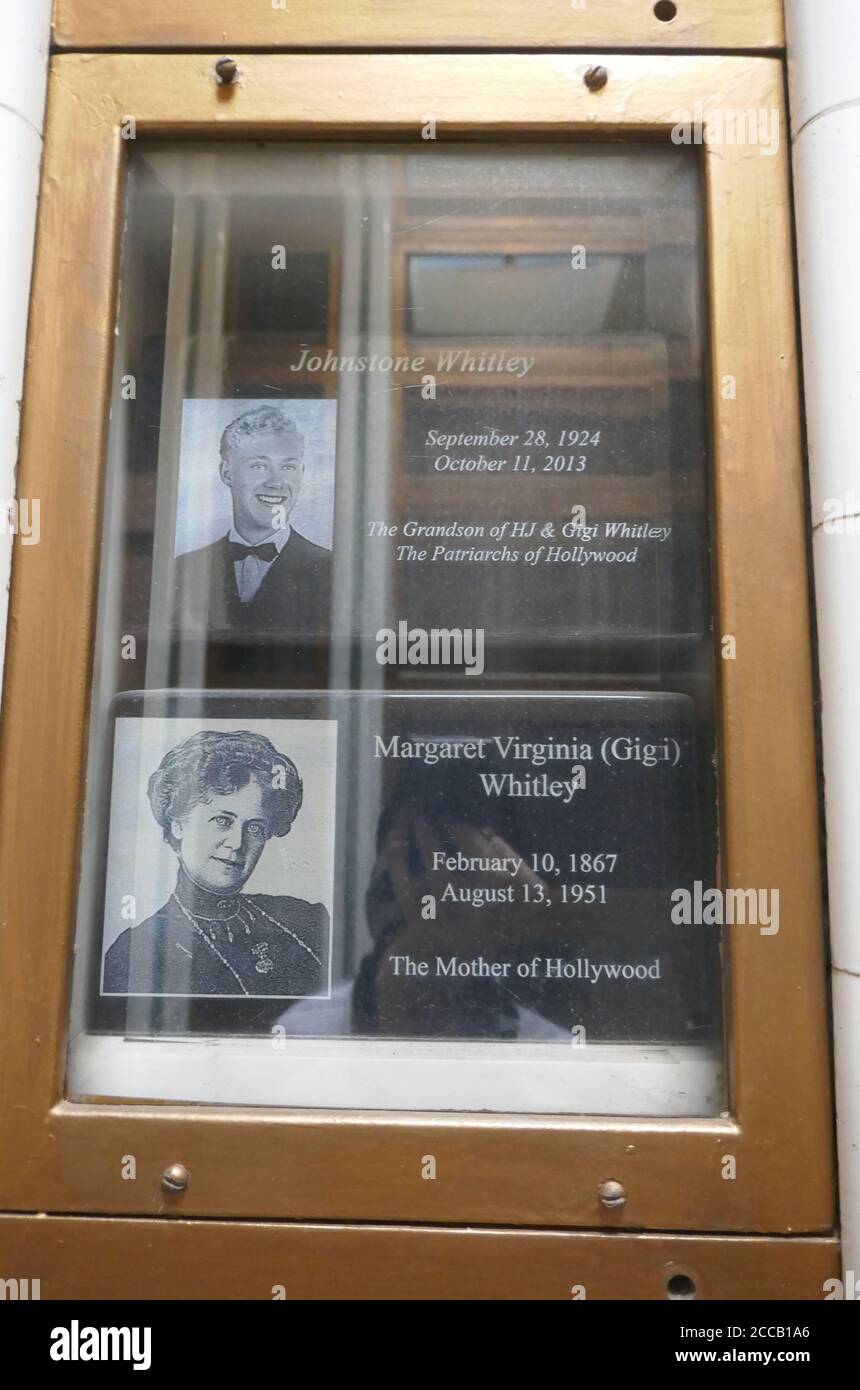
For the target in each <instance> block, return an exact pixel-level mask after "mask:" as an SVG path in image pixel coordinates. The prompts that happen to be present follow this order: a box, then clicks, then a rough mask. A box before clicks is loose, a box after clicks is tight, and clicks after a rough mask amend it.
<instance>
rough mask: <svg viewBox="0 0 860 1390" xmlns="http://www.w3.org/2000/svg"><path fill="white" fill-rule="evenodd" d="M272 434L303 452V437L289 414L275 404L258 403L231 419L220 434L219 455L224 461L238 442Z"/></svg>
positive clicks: (283, 442)
mask: <svg viewBox="0 0 860 1390" xmlns="http://www.w3.org/2000/svg"><path fill="white" fill-rule="evenodd" d="M261 434H268V435H274V436H275V437H276V438H278V439H280V441H281V443H282V444H284V445H286V446H287V447H293V448H296V449H298V451H299V453H300V454H301V453H303V452H304V447H305V437H304V435H303V434H302V432H301V430H300V429H299V427H298V425H297V424H296V422H295V420H292V419H291V418H290V416H289V415H287V414H286V412H285V411H284V410H282V409H281V407H280V406H277V405H258V406H256V407H255V408H254V409H253V410H245V411H243V413H242V414H241V415H237V416H236V418H235V420H231V421H230V423H229V425H228V426H227V428H226V429H225V430H224V432H223V434H222V435H221V444H220V450H221V457H222V459H223V460H224V462H225V463H226V462H227V460H228V459H229V457H230V454H231V453H232V451H233V450H234V449H236V448H237V447H238V446H239V445H240V444H244V443H246V442H247V440H249V439H256V438H257V436H258V435H261Z"/></svg>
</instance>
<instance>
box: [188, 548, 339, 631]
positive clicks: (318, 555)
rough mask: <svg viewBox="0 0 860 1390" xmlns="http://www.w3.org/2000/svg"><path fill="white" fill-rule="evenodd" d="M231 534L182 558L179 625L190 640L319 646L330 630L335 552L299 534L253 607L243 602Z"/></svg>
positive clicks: (270, 573) (273, 566) (271, 570)
mask: <svg viewBox="0 0 860 1390" xmlns="http://www.w3.org/2000/svg"><path fill="white" fill-rule="evenodd" d="M228 547H229V542H228V540H227V537H226V536H223V537H222V538H221V540H219V541H215V543H214V544H213V545H207V546H204V547H203V548H202V549H201V550H192V551H189V552H188V554H186V555H180V556H179V557H178V558H177V560H176V571H175V585H176V587H175V603H174V621H175V623H176V629H177V634H178V635H179V636H184V637H194V636H198V637H199V636H203V635H208V637H209V639H210V640H212V641H216V642H217V641H225V640H230V639H238V640H240V641H241V640H243V639H248V638H265V639H266V640H267V641H269V642H274V643H277V642H278V641H279V640H285V641H286V642H287V643H292V644H304V643H307V644H308V645H310V646H313V645H314V643H315V642H316V643H319V641H320V640H322V641H323V642H324V641H325V639H326V638H327V637H328V633H329V627H330V621H331V620H330V606H329V605H330V597H331V552H330V551H328V550H324V549H323V547H322V546H319V545H314V543H313V541H309V540H307V538H306V537H305V536H303V535H301V534H300V533H299V532H298V531H293V532H292V533H291V535H290V539H289V540H288V541H287V543H286V545H285V546H284V548H283V550H282V551H281V553H280V555H279V556H278V558H277V559H276V560H274V561H273V562H272V564H271V566H270V567H269V569H268V570H267V571H266V574H265V577H264V579H263V582H262V584H261V585H260V587H259V589H258V590H257V593H256V594H255V595H254V597H253V598H252V599H251V601H250V603H240V601H239V593H238V590H237V588H236V574H235V570H234V567H233V561H232V560H231V559H230V554H229V549H228Z"/></svg>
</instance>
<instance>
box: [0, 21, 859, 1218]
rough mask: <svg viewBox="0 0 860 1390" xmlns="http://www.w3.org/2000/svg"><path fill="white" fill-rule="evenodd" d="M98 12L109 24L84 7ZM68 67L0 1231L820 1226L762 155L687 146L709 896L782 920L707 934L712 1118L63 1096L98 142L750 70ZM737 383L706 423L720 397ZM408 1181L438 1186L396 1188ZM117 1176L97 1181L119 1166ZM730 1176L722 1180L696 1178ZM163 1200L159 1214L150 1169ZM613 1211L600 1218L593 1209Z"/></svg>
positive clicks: (9, 819)
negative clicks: (705, 335) (693, 229)
mask: <svg viewBox="0 0 860 1390" xmlns="http://www.w3.org/2000/svg"><path fill="white" fill-rule="evenodd" d="M108 8H109V7H108ZM216 56H217V54H216V53H210V54H205V55H204V54H196V55H179V54H169V55H152V56H135V55H124V56H113V55H111V56H107V55H105V56H92V55H76V54H68V55H62V56H60V57H58V58H56V59H55V60H54V62H53V64H52V70H51V79H50V99H49V114H48V126H47V140H46V150H45V163H44V171H43V181H42V196H41V207H40V214H39V234H38V245H37V257H36V270H35V282H34V289H33V297H32V313H31V326H30V346H29V360H28V368H27V378H26V391H25V402H24V414H23V433H22V448H21V463H20V477H19V489H20V495H21V496H25V497H31V498H39V499H40V501H41V516H42V539H41V543H40V544H38V545H32V546H23V545H21V544H20V543H18V542H16V554H15V561H14V569H13V583H12V599H11V619H10V626H9V650H8V659H7V668H6V670H7V674H6V689H5V703H4V706H3V718H2V729H1V730H0V800H2V807H3V815H2V825H0V901H2V926H0V995H2V998H3V1001H4V1008H3V1013H2V1020H0V1107H2V1109H0V1209H2V1208H5V1209H7V1210H14V1211H47V1212H64V1213H88V1212H102V1213H112V1214H116V1215H120V1214H126V1215H146V1216H155V1215H163V1214H166V1213H171V1212H173V1213H175V1214H180V1215H182V1216H192V1215H196V1216H205V1217H209V1218H216V1217H244V1218H265V1219H272V1220H277V1219H292V1220H311V1221H314V1220H323V1221H337V1220H348V1221H371V1222H401V1221H407V1222H417V1223H443V1224H444V1223H464V1224H487V1225H492V1224H496V1225H505V1226H532V1227H537V1226H559V1227H593V1228H597V1229H602V1230H612V1229H618V1228H627V1229H652V1230H653V1229H664V1230H673V1231H722V1232H772V1233H783V1232H785V1233H788V1232H792V1233H797V1232H821V1231H826V1230H829V1229H830V1228H831V1227H832V1224H833V1216H834V1213H833V1202H834V1196H833V1157H832V1141H831V1123H832V1115H831V1102H830V1090H829V1052H828V1032H827V1014H826V999H825V977H824V968H823V941H822V931H821V896H820V893H821V890H820V881H819V848H818V815H817V786H816V768H815V757H814V737H813V711H812V689H811V661H810V637H809V620H808V593H807V571H806V554H805V535H804V502H803V483H802V472H801V452H800V427H799V406H798V382H797V346H796V344H797V339H796V325H795V315H794V299H793V286H792V261H791V243H790V221H789V189H788V157H787V150H786V148H785V146H786V141H785V140H783V142H782V148H781V149H780V150H779V152H778V153H776V154H772V155H770V156H766V155H764V154H763V153H762V151H761V150H760V149H759V148H758V147H756V146H754V145H746V146H744V145H723V146H720V147H715V148H709V147H703V149H702V152H701V153H702V159H703V163H704V171H705V185H706V203H707V225H708V242H709V245H708V266H709V282H710V332H711V343H710V347H711V368H710V370H711V382H712V397H713V403H714V422H713V435H714V499H715V501H714V505H715V520H716V543H715V564H716V577H717V620H716V621H717V628H716V637H717V639H719V637H720V635H721V634H726V635H728V634H730V635H732V636H733V637H734V638H735V642H736V649H737V655H736V659H734V660H726V661H723V662H721V663H720V667H721V681H722V690H721V704H720V718H719V738H720V747H721V785H722V788H723V797H722V807H721V823H722V840H721V843H722V881H723V883H724V885H725V886H733V887H752V886H755V887H766V888H771V889H773V888H778V889H779V891H780V918H781V926H780V931H779V933H778V934H777V935H773V936H762V935H760V934H759V933H758V931H757V930H756V929H754V928H750V927H736V928H734V929H732V930H730V932H729V933H728V934H729V936H730V940H729V944H728V956H729V959H728V990H729V1017H730V1043H729V1052H730V1061H731V1077H732V1087H731V1099H730V1111H729V1112H727V1113H726V1114H725V1116H723V1117H721V1118H718V1119H713V1120H704V1119H702V1120H689V1121H685V1120H665V1121H661V1120H641V1119H640V1120H631V1119H627V1118H617V1119H604V1118H599V1119H598V1118H566V1117H559V1116H546V1117H544V1116H522V1115H514V1116H505V1115H462V1114H416V1113H397V1114H391V1113H382V1112H372V1113H360V1112H326V1111H290V1112H278V1111H274V1110H255V1109H247V1110H246V1109H241V1108H233V1109H230V1108H226V1107H204V1106H198V1107H192V1106H181V1105H175V1104H169V1105H168V1104H165V1105H159V1104H135V1103H125V1102H123V1103H116V1104H110V1103H106V1104H74V1103H70V1102H68V1101H67V1100H65V1099H64V1098H63V1071H64V1063H65V1030H66V1012H67V985H68V975H69V967H70V961H71V953H72V937H73V921H74V902H75V893H76V878H77V862H78V838H79V830H80V811H81V804H82V795H81V789H82V776H83V769H84V755H85V746H86V727H87V715H88V701H89V690H90V674H91V639H92V620H93V608H94V594H95V588H96V577H97V565H98V546H99V527H100V494H101V475H102V471H103V460H104V453H105V433H106V423H107V418H108V391H109V382H110V367H111V352H112V345H113V341H114V336H113V323H114V307H115V293H116V271H117V255H118V240H119V232H120V225H121V200H122V184H123V167H124V158H125V152H126V149H127V145H126V142H125V141H123V140H122V138H121V133H120V126H121V122H122V121H123V120H124V118H126V117H127V116H129V115H133V116H134V117H135V120H136V122H137V133H138V136H152V135H156V136H161V137H172V138H176V139H182V138H195V139H197V138H200V137H224V138H227V137H238V136H245V135H246V136H254V137H275V136H277V137H291V136H302V137H308V136H311V137H315V138H324V137H327V136H337V137H339V138H340V137H343V136H344V135H353V136H357V135H365V136H369V137H374V136H379V137H391V136H399V137H404V138H415V139H417V138H419V132H420V129H421V126H422V124H423V122H424V121H425V119H426V116H427V113H428V112H433V113H435V114H436V117H437V131H438V135H439V138H440V139H445V138H447V137H455V136H458V135H464V134H465V135H471V136H473V137H474V136H481V135H487V136H489V135H495V136H505V137H516V136H523V135H525V136H528V135H540V137H541V138H547V137H556V138H568V137H582V136H587V135H591V134H594V133H601V134H607V135H612V136H616V137H618V136H622V135H626V136H629V137H631V138H636V137H645V138H647V137H648V136H649V135H653V133H654V132H658V131H665V130H666V129H667V128H669V127H672V126H674V125H675V123H676V121H677V119H678V111H679V110H680V109H683V108H688V109H689V108H692V107H693V104H694V103H695V102H701V103H702V105H703V109H704V113H705V115H707V113H708V112H709V111H711V110H718V109H719V110H724V109H726V108H731V109H732V110H736V109H738V108H741V107H742V108H766V109H768V110H772V109H776V110H778V111H779V112H780V113H781V116H782V130H783V132H784V131H785V130H786V125H785V119H784V115H785V113H784V96H783V72H782V67H781V64H780V63H779V61H777V60H774V59H770V58H760V57H755V58H749V57H731V58H711V57H704V58H701V57H677V56H655V55H650V56H643V55H637V56H632V55H613V54H610V53H606V54H604V55H602V56H601V57H600V58H599V61H602V62H604V63H605V66H606V67H607V68H608V72H609V81H608V83H607V85H606V86H605V87H604V88H603V89H602V90H601V91H598V92H591V91H589V90H588V88H587V87H586V86H585V85H584V83H583V73H584V71H585V69H586V68H587V67H588V66H589V64H590V63H591V62H593V61H594V59H593V58H591V57H589V58H585V57H584V56H583V55H567V56H562V55H558V54H555V55H552V56H548V55H535V54H531V55H529V54H520V55H480V56H475V55H472V56H469V55H423V56H419V55H400V54H396V55H395V54H390V55H373V56H370V55H343V54H341V55H300V56H287V55H276V56H272V55H251V54H243V55H239V64H240V69H241V78H240V80H239V82H238V83H237V84H236V85H235V86H234V87H232V88H224V87H218V86H216V84H215V82H214V80H213V65H214V60H215V58H216ZM726 378H733V380H734V382H735V383H736V389H735V391H734V392H732V391H731V390H729V389H727V388H726V387H725V386H724V382H725V379H726ZM430 1153H432V1154H433V1155H434V1156H435V1158H436V1166H437V1179H436V1181H432V1182H430V1181H422V1180H421V1177H420V1169H421V1159H422V1156H423V1155H426V1154H430ZM127 1154H131V1155H134V1156H135V1159H136V1163H137V1178H136V1180H135V1181H123V1180H122V1177H121V1161H122V1156H123V1155H127ZM727 1155H732V1156H733V1157H734V1159H735V1173H736V1176H735V1177H734V1178H731V1177H727V1176H726V1173H727V1168H726V1165H725V1164H724V1163H723V1160H724V1158H725V1157H726V1156H727ZM173 1162H182V1163H184V1164H185V1165H186V1166H187V1167H188V1169H189V1170H190V1172H191V1175H192V1180H191V1184H190V1186H189V1187H188V1189H187V1190H186V1192H185V1193H184V1194H183V1195H182V1196H178V1197H169V1198H168V1197H165V1194H164V1192H163V1191H162V1188H161V1184H160V1177H161V1174H162V1171H163V1170H164V1168H165V1167H166V1166H167V1165H168V1164H170V1163H173ZM606 1178H614V1179H618V1180H620V1181H621V1182H622V1183H623V1184H624V1186H625V1188H626V1190H627V1194H628V1200H627V1204H626V1206H625V1207H623V1208H621V1209H618V1210H606V1209H605V1208H604V1207H603V1206H602V1205H601V1203H600V1201H599V1199H598V1187H599V1184H600V1183H601V1182H602V1181H603V1180H604V1179H606Z"/></svg>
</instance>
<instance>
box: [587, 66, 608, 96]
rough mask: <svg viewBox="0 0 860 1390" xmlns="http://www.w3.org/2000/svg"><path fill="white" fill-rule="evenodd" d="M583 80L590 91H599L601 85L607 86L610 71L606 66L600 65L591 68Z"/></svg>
mask: <svg viewBox="0 0 860 1390" xmlns="http://www.w3.org/2000/svg"><path fill="white" fill-rule="evenodd" d="M583 81H584V82H585V85H586V87H587V88H588V90H589V91H590V92H599V91H600V89H601V87H605V86H606V84H607V82H608V81H609V73H608V72H607V71H606V68H602V67H599V66H598V67H593V68H589V69H588V71H587V73H586V74H585V77H584V79H583Z"/></svg>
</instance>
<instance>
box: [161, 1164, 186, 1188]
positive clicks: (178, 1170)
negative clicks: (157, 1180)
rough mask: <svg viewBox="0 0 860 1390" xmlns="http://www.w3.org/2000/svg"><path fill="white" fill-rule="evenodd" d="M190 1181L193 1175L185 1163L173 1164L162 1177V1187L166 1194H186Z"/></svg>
mask: <svg viewBox="0 0 860 1390" xmlns="http://www.w3.org/2000/svg"><path fill="white" fill-rule="evenodd" d="M190 1181H191V1174H190V1173H189V1171H188V1169H187V1168H186V1167H185V1164H184V1163H171V1165H170V1167H169V1168H165V1170H164V1172H163V1173H162V1175H161V1186H162V1187H163V1188H164V1190H165V1192H184V1191H185V1189H186V1187H187V1186H188V1184H189V1182H190Z"/></svg>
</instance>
